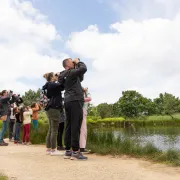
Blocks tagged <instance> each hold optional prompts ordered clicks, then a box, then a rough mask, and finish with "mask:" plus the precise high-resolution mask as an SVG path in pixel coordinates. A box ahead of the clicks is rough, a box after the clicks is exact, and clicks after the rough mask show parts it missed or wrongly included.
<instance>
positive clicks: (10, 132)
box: [9, 120, 15, 139]
mask: <svg viewBox="0 0 180 180" xmlns="http://www.w3.org/2000/svg"><path fill="white" fill-rule="evenodd" d="M14 124H15V120H10V122H9V139H12V137H13V134H14V133H13V131H14Z"/></svg>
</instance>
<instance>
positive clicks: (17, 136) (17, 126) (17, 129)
mask: <svg viewBox="0 0 180 180" xmlns="http://www.w3.org/2000/svg"><path fill="white" fill-rule="evenodd" d="M20 132H21V123H18V122H16V124H15V135H14V140H15V141H20Z"/></svg>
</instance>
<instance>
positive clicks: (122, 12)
mask: <svg viewBox="0 0 180 180" xmlns="http://www.w3.org/2000/svg"><path fill="white" fill-rule="evenodd" d="M104 2H105V3H107V4H109V5H110V6H111V7H112V8H113V10H114V11H115V12H116V13H117V14H118V17H119V18H120V19H121V20H125V19H135V20H144V19H150V18H171V19H172V18H174V17H175V16H176V14H177V13H178V12H179V10H180V1H179V0H104Z"/></svg>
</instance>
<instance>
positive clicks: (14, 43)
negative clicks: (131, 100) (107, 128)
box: [0, 0, 180, 104]
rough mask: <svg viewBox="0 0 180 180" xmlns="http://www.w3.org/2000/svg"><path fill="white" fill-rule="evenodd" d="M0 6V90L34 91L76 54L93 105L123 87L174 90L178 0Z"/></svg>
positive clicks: (150, 92) (179, 39)
mask: <svg viewBox="0 0 180 180" xmlns="http://www.w3.org/2000/svg"><path fill="white" fill-rule="evenodd" d="M0 12H1V16H0V59H1V67H3V68H1V76H0V85H1V89H12V90H14V91H15V92H17V93H21V94H23V93H24V92H25V91H27V90H29V89H33V90H37V89H38V88H40V87H42V85H43V84H44V83H45V80H44V79H43V78H42V76H43V74H44V73H46V72H52V71H54V72H58V71H61V70H63V68H62V64H61V62H62V60H63V59H64V58H66V57H72V58H75V57H80V58H81V60H82V61H84V62H85V63H86V64H87V66H88V72H87V73H86V76H85V80H84V81H83V86H88V87H89V90H90V93H91V94H92V99H93V102H92V103H94V104H98V103H102V102H108V103H114V102H116V101H117V100H118V99H119V97H120V96H121V93H122V91H125V90H129V89H131V90H137V91H138V92H140V93H141V94H143V95H144V96H146V97H149V98H155V97H157V96H158V95H159V93H162V92H168V93H172V94H174V95H176V96H180V93H179V89H180V84H179V83H177V82H178V81H179V79H180V72H179V69H180V61H179V59H180V52H179V45H180V36H179V32H180V1H179V0H136V1H135V0H74V1H72V0H71V1H70V0H8V1H2V2H1V6H0ZM59 37H61V39H59ZM7 72H8V76H7Z"/></svg>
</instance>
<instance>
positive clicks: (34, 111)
mask: <svg viewBox="0 0 180 180" xmlns="http://www.w3.org/2000/svg"><path fill="white" fill-rule="evenodd" d="M31 109H32V123H33V127H34V129H36V130H37V129H38V111H39V110H40V106H39V105H38V104H37V103H33V104H32V105H31Z"/></svg>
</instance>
